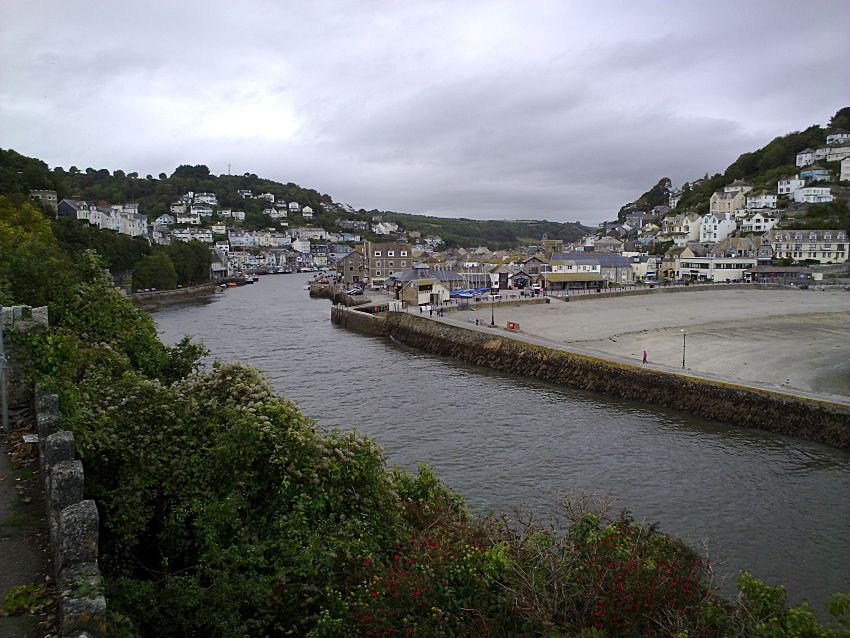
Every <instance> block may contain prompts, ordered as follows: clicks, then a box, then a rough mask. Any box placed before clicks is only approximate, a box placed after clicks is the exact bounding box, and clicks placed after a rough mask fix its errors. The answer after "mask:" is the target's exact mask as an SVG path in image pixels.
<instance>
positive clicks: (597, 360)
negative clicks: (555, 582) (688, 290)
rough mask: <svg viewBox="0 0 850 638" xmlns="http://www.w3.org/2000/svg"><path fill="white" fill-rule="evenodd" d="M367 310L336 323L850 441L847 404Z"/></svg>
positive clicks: (746, 422) (476, 360)
mask: <svg viewBox="0 0 850 638" xmlns="http://www.w3.org/2000/svg"><path fill="white" fill-rule="evenodd" d="M363 314H364V313H358V312H356V311H352V310H347V309H344V308H341V309H339V310H338V311H337V312H336V317H335V318H334V323H337V324H338V325H341V326H344V327H347V328H351V329H353V330H359V331H361V332H367V334H373V335H377V334H383V335H385V336H389V337H392V338H393V339H395V340H396V341H399V342H401V343H404V344H406V345H409V346H412V347H414V348H418V349H420V350H423V351H425V352H430V353H432V354H437V355H442V356H447V357H452V358H454V359H459V360H461V361H466V362H468V363H472V364H474V365H480V366H483V367H487V368H492V369H494V370H500V371H502V372H508V373H512V374H517V375H522V376H527V377H533V378H535V379H540V380H543V381H547V382H549V383H556V384H559V385H564V386H568V387H571V388H578V389H582V390H589V391H592V392H601V393H603V394H607V395H609V396H613V397H617V398H621V399H627V400H631V401H644V402H647V403H652V404H654V405H660V406H664V407H668V408H673V409H677V410H682V411H683V412H687V413H689V414H693V415H696V416H700V417H704V418H707V419H712V420H715V421H721V422H724V423H729V424H732V425H736V426H741V427H748V428H756V429H761V430H767V431H770V432H776V433H781V434H787V435H790V436H796V437H800V438H804V439H809V440H812V441H819V442H823V443H827V444H829V445H833V446H835V447H839V448H843V449H850V407H848V406H847V405H844V404H840V403H833V402H830V401H828V400H816V399H809V398H805V397H799V396H796V395H791V394H785V393H782V392H779V391H776V392H774V391H770V390H763V389H760V388H753V387H749V386H745V385H737V384H734V383H724V382H720V381H713V380H709V379H699V378H693V377H690V376H686V375H679V374H676V373H674V372H667V371H660V370H648V369H645V368H643V367H641V366H640V365H632V364H628V363H620V362H616V361H610V360H607V359H604V358H602V357H592V356H588V355H583V354H577V353H570V352H566V351H562V350H556V349H553V348H547V347H544V346H539V345H535V344H531V343H528V342H526V341H522V340H520V339H515V338H511V337H510V336H506V335H505V336H503V335H500V334H490V333H484V332H480V331H477V330H472V329H467V328H463V327H460V326H452V325H448V324H445V323H442V322H437V321H431V320H429V319H427V318H424V317H419V316H417V315H412V314H407V313H398V312H390V313H386V315H385V316H384V317H383V318H382V317H372V316H369V315H366V317H367V318H366V319H364V318H363V317H358V316H355V315H363ZM364 328H365V329H364Z"/></svg>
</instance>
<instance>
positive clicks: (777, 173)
mask: <svg viewBox="0 0 850 638" xmlns="http://www.w3.org/2000/svg"><path fill="white" fill-rule="evenodd" d="M838 129H845V130H850V106H848V107H844V108H842V109H840V110H839V111H837V112H836V113H835V115H833V116H832V117H831V118H830V121H829V124H828V126H827V127H826V128H823V127H821V126H820V125H817V124H815V125H812V126H810V127H808V128H807V129H805V130H804V131H796V132H793V133H788V134H787V135H783V136H780V137H776V138H774V139H773V140H771V141H770V142H769V143H768V144H766V145H765V146H764V147H763V148H760V149H758V150H756V151H752V152H748V153H743V154H742V155H741V156H739V157H738V159H736V160H735V161H734V162H732V164H730V165H729V167H728V168H727V169H726V170H725V171H724V172H723V173H716V174H714V175H709V174H707V173H706V174H705V176H703V177H702V178H699V179H694V180H691V181H689V182H686V183H685V184H683V185H682V187H681V198H680V199H679V202H678V204H677V205H676V208H675V210H676V211H677V212H683V211H686V210H691V211H695V212H697V213H701V214H702V213H707V212H708V207H709V200H710V199H711V195H712V193H714V192H715V191H719V190H723V187H724V186H727V185H729V184H731V183H732V182H734V181H735V180H737V179H742V180H745V181H746V182H747V183H749V184H750V185H752V186H753V189H754V190H755V191H758V190H760V189H766V190H774V191H775V189H776V182H777V181H778V180H780V179H782V178H783V177H789V176H791V175H794V174H796V173H798V172H799V170H800V169H799V168H798V167H797V165H796V156H797V153H799V152H800V151H802V150H803V149H805V148H817V147H818V146H823V145H824V144H825V143H826V136H827V133H828V131H831V130H832V131H834V130H838ZM814 167H815V168H829V169H831V170H832V173H833V174H834V175H838V174H839V173H840V166H839V162H820V163H817V164H815V165H814ZM808 168H812V167H808ZM673 190H674V187H673V184H672V182H671V180H670V179H669V178H668V177H662V178H661V179H660V180H659V181H658V183H656V184H655V185H654V186H653V187H652V188H650V189H649V190H648V191H647V192H645V193H643V194H642V195H641V196H640V197H638V198H637V199H636V200H635V201H634V202H630V203H629V204H626V205H625V206H623V207H622V208H621V209H620V211H619V213H618V219H620V220H622V219H624V218H625V215H626V214H627V213H628V212H629V211H632V210H641V211H649V210H651V209H652V208H653V207H654V206H658V205H662V204H666V203H667V202H668V201H669V197H670V194H671V192H673ZM815 210H816V211H817V210H820V209H819V208H816V209H815Z"/></svg>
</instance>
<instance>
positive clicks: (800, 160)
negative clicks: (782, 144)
mask: <svg viewBox="0 0 850 638" xmlns="http://www.w3.org/2000/svg"><path fill="white" fill-rule="evenodd" d="M814 163H815V149H813V148H804V149H803V150H802V151H800V152H799V153H797V166H799V167H801V168H802V167H803V166H808V165H809V164H814Z"/></svg>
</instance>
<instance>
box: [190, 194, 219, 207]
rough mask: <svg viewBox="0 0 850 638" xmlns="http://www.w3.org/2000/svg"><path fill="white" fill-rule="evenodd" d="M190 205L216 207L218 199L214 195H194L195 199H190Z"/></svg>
mask: <svg viewBox="0 0 850 638" xmlns="http://www.w3.org/2000/svg"><path fill="white" fill-rule="evenodd" d="M192 203H194V204H209V205H210V206H218V198H217V197H216V196H215V193H195V197H193V198H192Z"/></svg>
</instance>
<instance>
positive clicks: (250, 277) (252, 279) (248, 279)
mask: <svg viewBox="0 0 850 638" xmlns="http://www.w3.org/2000/svg"><path fill="white" fill-rule="evenodd" d="M245 283H246V284H252V283H254V278H253V277H252V276H251V275H246V276H245Z"/></svg>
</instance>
